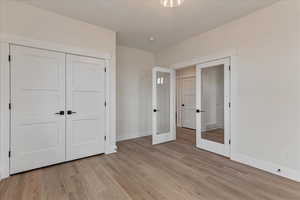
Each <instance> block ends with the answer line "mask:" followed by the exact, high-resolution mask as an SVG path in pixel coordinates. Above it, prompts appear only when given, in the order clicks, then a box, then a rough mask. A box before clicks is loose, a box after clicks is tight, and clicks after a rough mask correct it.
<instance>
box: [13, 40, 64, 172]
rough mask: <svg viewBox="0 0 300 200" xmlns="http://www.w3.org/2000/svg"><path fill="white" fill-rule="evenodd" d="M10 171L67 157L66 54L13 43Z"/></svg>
mask: <svg viewBox="0 0 300 200" xmlns="http://www.w3.org/2000/svg"><path fill="white" fill-rule="evenodd" d="M11 54H12V55H13V60H12V62H11V103H12V107H11V158H10V173H11V174H14V173H18V172H21V171H26V170H30V169H35V168H39V167H43V166H47V165H51V164H55V163H59V162H62V161H64V160H65V116H64V115H60V114H56V113H59V112H60V111H62V112H64V111H65V55H64V54H63V53H57V52H53V51H46V50H40V49H33V48H27V47H22V46H16V45H12V46H11Z"/></svg>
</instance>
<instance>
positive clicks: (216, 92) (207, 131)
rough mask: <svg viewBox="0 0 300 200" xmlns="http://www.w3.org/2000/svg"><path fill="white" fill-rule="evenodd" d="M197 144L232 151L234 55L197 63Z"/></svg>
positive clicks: (223, 151) (210, 149)
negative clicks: (231, 96) (232, 70)
mask: <svg viewBox="0 0 300 200" xmlns="http://www.w3.org/2000/svg"><path fill="white" fill-rule="evenodd" d="M196 107H197V110H196V111H197V117H196V118H197V119H196V127H197V128H196V129H197V141H196V143H197V147H199V148H202V149H205V150H208V151H211V152H214V153H217V154H220V155H223V156H229V155H230V59H229V58H228V59H221V60H217V61H212V62H208V63H204V64H199V65H197V67H196Z"/></svg>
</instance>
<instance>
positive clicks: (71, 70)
mask: <svg viewBox="0 0 300 200" xmlns="http://www.w3.org/2000/svg"><path fill="white" fill-rule="evenodd" d="M67 74H68V76H67V88H68V89H67V123H66V124H67V160H73V159H78V158H82V157H86V156H91V155H96V154H101V153H104V137H105V135H106V134H105V130H106V128H105V124H106V123H105V120H106V119H105V107H106V105H105V104H106V103H105V61H104V60H101V59H95V58H88V57H83V56H75V55H67Z"/></svg>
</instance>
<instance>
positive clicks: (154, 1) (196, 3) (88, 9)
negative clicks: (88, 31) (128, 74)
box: [19, 0, 278, 52]
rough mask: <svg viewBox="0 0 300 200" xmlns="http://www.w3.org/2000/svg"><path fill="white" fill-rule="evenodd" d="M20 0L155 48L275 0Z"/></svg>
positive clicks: (123, 42) (128, 42)
mask: <svg viewBox="0 0 300 200" xmlns="http://www.w3.org/2000/svg"><path fill="white" fill-rule="evenodd" d="M19 1H21V2H26V3H29V4H31V5H33V6H37V7H40V8H44V9H46V10H50V11H54V12H56V13H59V14H62V15H65V16H69V17H72V18H75V19H79V20H82V21H85V22H88V23H90V24H94V25H99V26H102V27H106V28H109V29H112V30H114V31H117V32H118V44H120V45H125V46H129V47H134V48H140V49H144V50H148V51H152V52H155V51H158V50H162V49H164V48H167V47H168V46H171V45H174V44H176V43H178V42H180V41H182V40H185V39H187V38H189V37H191V36H194V35H197V34H200V33H203V32H206V31H208V30H211V29H213V28H215V27H217V26H220V25H223V24H225V23H228V22H230V21H232V20H234V19H237V18H239V17H241V16H244V15H247V14H249V13H251V12H254V11H255V10H257V9H260V8H263V7H266V6H269V5H270V4H272V3H274V2H276V1H278V0H185V2H184V3H183V4H182V6H181V7H178V8H171V9H170V8H163V7H162V6H161V5H160V0H19ZM150 36H153V37H154V38H155V40H154V41H150V40H149V37H150Z"/></svg>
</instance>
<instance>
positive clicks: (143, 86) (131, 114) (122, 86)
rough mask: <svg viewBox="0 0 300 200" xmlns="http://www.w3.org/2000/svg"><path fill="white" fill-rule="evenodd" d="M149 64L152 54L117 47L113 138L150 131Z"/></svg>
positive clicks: (121, 138)
mask: <svg viewBox="0 0 300 200" xmlns="http://www.w3.org/2000/svg"><path fill="white" fill-rule="evenodd" d="M153 67H154V55H153V54H151V53H148V52H146V51H142V50H139V49H134V48H128V47H124V46H118V47H117V77H118V78H117V85H118V89H117V91H118V98H117V99H118V103H117V104H118V109H117V110H118V113H117V116H118V119H117V120H118V122H117V124H118V125H117V127H118V130H117V140H126V139H130V138H135V137H141V136H145V135H150V134H151V130H152V98H151V96H152V68H153Z"/></svg>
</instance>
